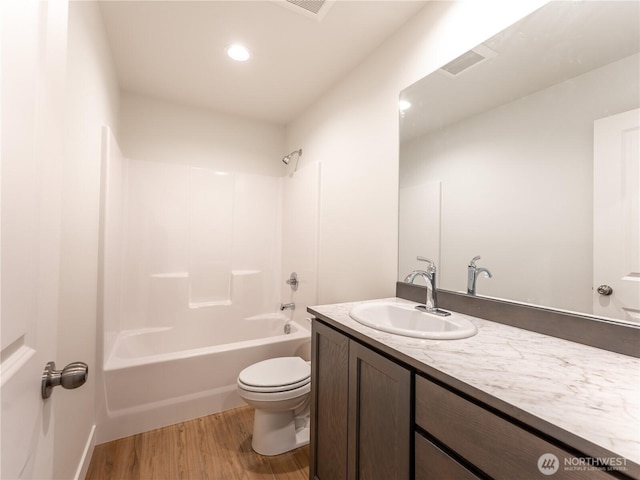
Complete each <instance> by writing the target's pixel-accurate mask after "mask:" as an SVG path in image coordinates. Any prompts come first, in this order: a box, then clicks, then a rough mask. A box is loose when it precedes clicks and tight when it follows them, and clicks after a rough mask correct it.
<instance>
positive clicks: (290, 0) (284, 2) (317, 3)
mask: <svg viewBox="0 0 640 480" xmlns="http://www.w3.org/2000/svg"><path fill="white" fill-rule="evenodd" d="M275 2H276V3H277V4H278V5H281V6H283V7H286V8H287V9H288V10H291V11H292V12H296V13H299V14H301V15H303V16H305V17H307V18H314V19H316V20H322V18H323V17H324V16H325V15H326V13H327V11H328V10H329V8H330V7H331V5H333V4H334V3H335V2H336V0H275Z"/></svg>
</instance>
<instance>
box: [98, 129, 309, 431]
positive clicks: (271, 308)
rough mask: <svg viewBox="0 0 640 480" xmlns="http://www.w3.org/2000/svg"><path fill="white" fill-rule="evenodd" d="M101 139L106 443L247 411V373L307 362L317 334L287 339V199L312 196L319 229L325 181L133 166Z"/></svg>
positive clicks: (297, 328)
mask: <svg viewBox="0 0 640 480" xmlns="http://www.w3.org/2000/svg"><path fill="white" fill-rule="evenodd" d="M103 143H104V147H103V189H102V190H103V198H102V205H103V211H102V219H101V226H102V233H103V235H102V245H101V254H102V262H101V266H102V268H101V273H102V294H103V296H102V299H101V300H102V301H101V305H102V309H101V310H102V319H101V320H102V326H103V328H102V333H103V342H102V345H101V346H100V345H99V350H100V347H102V352H101V355H100V357H101V360H102V362H103V364H102V366H101V367H102V368H100V371H101V377H102V378H101V379H102V382H101V383H102V385H103V387H104V392H103V393H104V395H103V396H104V408H103V409H102V415H101V416H102V418H101V420H100V421H99V425H98V435H97V438H98V442H104V441H108V440H111V439H114V438H119V437H122V436H125V435H130V434H133V433H138V432H140V431H145V430H148V429H151V428H157V427H159V426H163V425H167V424H171V423H175V422H178V421H182V420H185V419H188V418H193V417H197V416H201V415H206V414H209V413H214V412H216V411H220V410H225V409H228V408H233V407H234V406H237V405H241V404H242V401H241V399H240V398H239V397H238V396H237V394H236V388H235V379H236V377H237V373H238V372H239V371H240V370H241V369H242V368H244V367H246V366H248V365H250V364H251V363H254V362H256V361H258V360H262V359H265V358H269V357H274V356H288V355H296V354H303V353H302V352H303V351H304V349H305V346H306V345H308V343H309V332H308V331H307V330H306V329H305V328H304V325H294V328H293V329H292V334H290V335H285V334H284V325H285V324H286V323H288V322H289V321H291V320H292V318H293V315H292V313H289V312H287V313H288V314H287V315H283V314H282V313H280V312H279V309H278V307H279V305H280V303H281V302H282V301H286V302H288V301H291V300H292V299H293V300H296V298H295V297H293V298H292V297H291V294H289V293H286V290H285V289H283V286H284V287H286V288H287V289H288V287H287V286H286V285H284V279H285V277H288V275H289V273H290V272H285V273H286V275H285V274H283V271H282V265H283V259H282V251H283V232H284V234H285V235H287V236H289V235H290V234H291V228H292V227H291V226H288V227H287V228H283V218H289V217H290V216H291V214H290V213H287V212H284V213H283V210H284V209H285V208H284V207H283V205H284V204H285V202H283V200H284V199H289V198H290V196H291V194H292V192H293V193H294V194H295V193H296V192H307V193H305V194H304V195H307V198H306V199H300V200H301V202H298V207H300V204H302V206H303V208H305V207H307V208H306V210H311V211H307V214H308V216H309V217H310V218H307V219H305V221H303V224H304V225H306V226H308V225H309V221H310V219H311V225H313V222H314V220H313V218H315V219H316V220H315V223H316V224H317V187H318V181H319V166H315V167H314V166H312V167H311V168H309V169H305V170H307V172H303V173H302V174H300V175H297V176H296V178H293V177H272V176H266V175H252V174H246V173H233V172H218V171H215V170H213V169H207V168H196V167H191V166H187V165H183V164H172V163H166V162H153V161H148V160H134V159H127V158H125V157H123V156H122V154H121V153H120V151H119V149H118V146H117V144H116V142H115V140H114V139H113V137H112V135H111V133H110V132H109V130H108V129H107V128H106V127H105V130H104V132H103ZM314 192H316V193H314ZM314 196H315V198H314ZM296 212H297V211H296ZM296 215H297V213H296ZM294 228H295V227H294ZM311 238H313V235H312V236H311ZM285 243H286V241H285ZM311 256H312V257H313V258H315V255H313V254H312V255H311ZM302 270H303V271H304V268H303V269H302ZM305 274H306V275H305ZM304 276H306V277H307V278H309V275H308V273H307V272H306V271H305V272H304V274H303V278H304ZM307 287H315V285H314V282H309V283H308V284H307ZM298 314H300V313H299V312H298ZM159 339H162V341H161V342H160V341H159ZM141 346H144V348H142V347H141ZM236 370H237V371H236ZM170 372H173V373H170ZM174 375H178V376H179V381H178V378H176V377H175V376H174ZM167 376H170V377H172V378H168V377H167ZM163 384H164V386H163ZM169 384H171V388H169V386H168V385H169ZM176 384H178V385H179V387H178V388H176ZM134 392H138V394H134ZM145 392H146V393H149V392H156V393H155V394H153V395H147V394H144V393H145Z"/></svg>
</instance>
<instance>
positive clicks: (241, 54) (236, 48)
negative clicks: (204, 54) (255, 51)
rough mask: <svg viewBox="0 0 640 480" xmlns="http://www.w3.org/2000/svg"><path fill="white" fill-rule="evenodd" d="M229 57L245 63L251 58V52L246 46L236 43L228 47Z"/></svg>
mask: <svg viewBox="0 0 640 480" xmlns="http://www.w3.org/2000/svg"><path fill="white" fill-rule="evenodd" d="M227 55H229V57H230V58H232V59H234V60H235V61H237V62H245V61H247V60H249V58H250V57H251V52H250V51H249V49H248V48H247V47H245V46H244V45H240V44H239V43H234V44H233V45H229V46H228V47H227Z"/></svg>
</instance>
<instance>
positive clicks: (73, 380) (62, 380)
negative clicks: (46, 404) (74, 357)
mask: <svg viewBox="0 0 640 480" xmlns="http://www.w3.org/2000/svg"><path fill="white" fill-rule="evenodd" d="M88 376H89V366H88V365H87V364H86V363H84V362H71V363H70V364H69V365H67V366H66V367H64V368H63V369H62V370H56V364H55V362H49V363H47V364H46V365H45V367H44V371H43V372H42V387H41V390H42V398H43V399H46V398H49V397H50V396H51V392H52V390H53V387H57V386H58V385H61V386H62V388H66V389H72V388H78V387H80V386H82V385H84V383H85V382H86V381H87V377H88Z"/></svg>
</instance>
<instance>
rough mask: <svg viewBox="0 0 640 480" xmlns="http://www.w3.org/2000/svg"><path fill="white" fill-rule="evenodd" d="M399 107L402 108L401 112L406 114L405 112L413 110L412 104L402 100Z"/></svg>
mask: <svg viewBox="0 0 640 480" xmlns="http://www.w3.org/2000/svg"><path fill="white" fill-rule="evenodd" d="M398 107H399V108H400V111H401V112H404V111H405V110H408V109H409V108H411V103H410V102H408V101H407V100H400V102H398Z"/></svg>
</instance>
